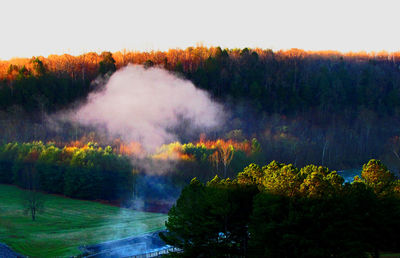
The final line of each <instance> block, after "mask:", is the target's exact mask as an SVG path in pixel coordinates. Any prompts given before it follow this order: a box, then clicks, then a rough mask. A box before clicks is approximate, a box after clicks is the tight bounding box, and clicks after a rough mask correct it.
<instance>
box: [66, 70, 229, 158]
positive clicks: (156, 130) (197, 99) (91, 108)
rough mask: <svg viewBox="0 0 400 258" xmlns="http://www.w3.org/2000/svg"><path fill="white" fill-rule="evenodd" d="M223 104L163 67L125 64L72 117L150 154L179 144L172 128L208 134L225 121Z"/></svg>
mask: <svg viewBox="0 0 400 258" xmlns="http://www.w3.org/2000/svg"><path fill="white" fill-rule="evenodd" d="M222 114H223V110H222V106H221V105H219V104H217V103H215V102H214V101H212V100H211V99H210V97H209V95H208V94H207V93H206V92H205V91H203V90H200V89H197V88H196V87H195V86H194V85H193V84H192V83H191V82H190V81H187V80H183V79H181V78H178V77H177V76H175V75H173V74H171V73H170V72H168V71H166V70H164V69H161V68H149V69H145V68H144V67H143V66H138V65H128V66H127V67H124V68H122V69H120V70H118V71H117V72H115V73H114V74H113V75H112V76H111V77H110V79H109V80H108V82H107V84H106V86H105V87H104V89H103V90H102V91H100V92H95V93H92V94H91V95H89V99H88V102H87V104H85V105H83V106H82V107H80V108H79V109H78V110H77V111H76V113H75V114H74V115H72V118H73V120H74V121H77V122H79V123H81V124H83V125H89V126H96V127H100V128H103V129H105V130H106V131H107V132H108V133H109V134H110V135H111V136H118V137H121V138H122V139H123V140H124V141H128V142H129V141H137V142H140V143H141V144H142V146H143V147H144V148H145V149H146V150H147V151H148V152H152V151H154V150H155V149H156V148H157V147H159V146H161V145H162V144H165V143H169V142H172V141H175V140H177V135H176V134H175V133H173V132H172V131H171V128H175V127H177V126H179V124H180V122H181V121H189V123H188V126H187V127H186V130H195V129H197V130H198V129H199V128H201V129H204V130H210V129H214V128H216V127H218V125H219V124H220V123H221V122H222V120H223V118H222V117H223V115H222Z"/></svg>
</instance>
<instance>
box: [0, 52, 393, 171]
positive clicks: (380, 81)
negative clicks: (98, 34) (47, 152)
mask: <svg viewBox="0 0 400 258" xmlns="http://www.w3.org/2000/svg"><path fill="white" fill-rule="evenodd" d="M129 63H133V64H141V65H144V66H145V67H152V66H158V67H163V68H165V69H167V70H169V71H171V72H173V73H175V74H178V75H180V76H181V77H183V78H186V79H188V80H190V81H192V82H193V83H194V84H195V85H196V86H197V87H199V88H202V89H205V90H206V91H208V92H209V93H210V94H211V95H212V97H213V98H214V99H215V100H217V101H219V102H220V103H223V104H224V105H225V106H226V108H227V109H228V110H229V111H230V119H229V120H228V121H227V123H226V125H225V128H223V129H222V130H221V131H220V132H219V134H217V135H210V136H209V137H212V138H214V139H216V138H225V139H229V137H236V139H239V140H243V139H251V138H257V140H258V141H259V143H260V144H261V147H262V150H263V154H264V155H263V157H265V160H263V162H268V161H271V160H279V161H282V162H291V163H293V164H296V165H300V166H302V165H306V164H309V163H314V164H321V165H326V166H329V167H332V168H334V169H343V168H352V167H360V166H361V165H362V164H363V163H364V162H366V161H367V160H369V159H370V158H376V157H378V158H381V159H382V160H384V162H385V163H386V164H387V165H388V167H389V168H390V169H391V170H393V171H398V170H399V166H400V159H399V155H398V152H399V144H398V141H399V140H398V137H399V135H400V133H399V131H398V128H399V121H398V119H397V118H396V117H397V115H398V114H399V110H400V109H399V107H400V100H399V97H400V91H399V90H400V53H386V52H380V53H347V54H342V53H339V52H334V51H325V52H306V51H303V50H299V49H291V50H287V51H276V52H274V51H271V50H263V49H221V48H219V47H217V48H205V47H194V48H187V49H185V50H180V49H173V50H169V51H167V52H160V51H157V52H129V51H121V52H116V53H110V52H103V53H102V54H97V53H87V54H83V55H81V56H70V55H61V56H57V55H51V56H49V57H47V58H43V57H34V58H31V59H23V58H21V59H12V60H9V61H0V78H1V81H0V110H1V112H0V117H1V123H2V124H1V127H0V128H1V138H2V139H1V141H2V142H3V143H7V142H10V141H20V142H21V141H33V140H42V141H44V142H47V141H56V142H61V141H72V140H80V139H82V138H85V137H86V138H87V136H88V135H89V133H90V132H91V131H90V130H88V129H83V128H78V127H77V126H75V125H71V124H65V125H63V126H64V130H63V133H60V131H58V132H57V133H55V132H54V131H52V130H47V128H49V127H52V125H50V126H49V125H48V122H47V121H46V116H47V115H48V114H52V113H56V112H58V111H60V110H66V109H68V108H71V107H72V106H74V105H79V103H82V102H84V101H85V99H86V97H87V96H88V94H89V93H90V92H93V91H96V90H101V88H102V85H104V83H102V82H103V81H106V80H107V78H108V76H109V75H110V74H111V73H112V72H114V71H115V70H117V69H119V68H121V67H124V66H125V65H127V64H129ZM98 138H100V139H103V137H98ZM236 139H235V140H236ZM193 140H197V139H182V141H184V142H189V141H193ZM232 173H233V172H232ZM230 175H231V176H232V175H234V173H233V174H230Z"/></svg>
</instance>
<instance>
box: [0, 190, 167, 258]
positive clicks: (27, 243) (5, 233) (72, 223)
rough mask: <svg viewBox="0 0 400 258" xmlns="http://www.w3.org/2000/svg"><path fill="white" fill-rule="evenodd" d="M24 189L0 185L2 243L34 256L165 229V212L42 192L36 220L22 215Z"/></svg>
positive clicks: (65, 253) (73, 252)
mask: <svg viewBox="0 0 400 258" xmlns="http://www.w3.org/2000/svg"><path fill="white" fill-rule="evenodd" d="M22 194H23V190H21V189H19V188H17V187H15V186H10V185H1V184H0V242H3V243H6V244H7V245H9V246H10V247H11V248H13V249H14V250H15V251H16V252H19V253H21V254H24V255H29V256H31V257H65V256H73V255H77V254H79V250H78V246H80V245H86V244H94V243H99V242H103V241H107V240H113V239H119V238H124V237H128V236H132V235H137V234H141V233H145V232H151V231H156V230H160V229H163V228H164V221H165V220H166V218H167V215H165V214H159V213H149V212H138V211H133V210H128V209H122V208H117V207H113V206H109V205H104V204H101V203H97V202H90V201H81V200H74V199H69V198H63V197H60V196H54V195H43V198H44V200H45V203H44V207H45V210H44V212H43V213H42V214H38V216H37V218H36V221H32V219H31V217H30V216H29V215H24V214H23V206H22V201H21V196H22Z"/></svg>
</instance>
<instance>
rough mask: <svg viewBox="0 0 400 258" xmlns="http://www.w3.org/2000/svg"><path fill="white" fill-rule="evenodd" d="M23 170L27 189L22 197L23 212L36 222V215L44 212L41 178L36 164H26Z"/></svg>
mask: <svg viewBox="0 0 400 258" xmlns="http://www.w3.org/2000/svg"><path fill="white" fill-rule="evenodd" d="M30 156H34V155H30ZM23 170H24V171H23V174H24V181H25V182H24V184H25V187H26V188H27V190H26V191H24V192H23V194H22V196H21V197H22V205H23V211H24V214H25V215H28V214H30V215H31V217H32V220H33V221H35V219H36V215H37V214H38V213H41V212H43V211H44V195H43V194H42V193H40V192H38V189H39V187H38V186H39V178H38V175H37V171H36V168H35V165H34V163H33V162H29V161H28V162H25V164H24V169H23Z"/></svg>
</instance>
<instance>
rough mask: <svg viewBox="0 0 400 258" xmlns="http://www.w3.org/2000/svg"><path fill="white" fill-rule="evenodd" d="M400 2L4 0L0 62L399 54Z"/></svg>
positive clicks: (1, 0)
mask: <svg viewBox="0 0 400 258" xmlns="http://www.w3.org/2000/svg"><path fill="white" fill-rule="evenodd" d="M399 7H400V1H396V0H393V1H390V0H376V1H369V0H347V1H342V0H333V1H331V0H294V1H289V0H276V1H267V0H264V1H261V0H260V1H257V0H243V1H239V0H238V1H234V0H196V1H192V0H140V1H136V0H130V1H128V0H110V1H100V0H35V1H32V0H27V1H23V0H0V24H1V27H0V35H1V36H0V59H3V60H4V59H9V58H11V57H15V56H19V57H31V56H39V55H43V56H47V55H49V54H61V53H70V54H74V55H76V54H80V53H83V52H89V51H96V52H101V51H104V50H108V51H112V52H114V51H118V50H122V49H124V48H125V49H128V50H151V49H154V50H166V49H168V48H177V47H179V48H186V47H188V46H195V45H196V44H198V43H202V44H203V45H205V46H221V47H228V48H236V47H240V48H242V47H261V48H272V49H275V50H276V49H288V48H302V49H306V50H326V49H332V50H339V51H359V50H366V51H379V50H387V51H399V50H400V30H399V25H400V15H399V10H400V9H399Z"/></svg>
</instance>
